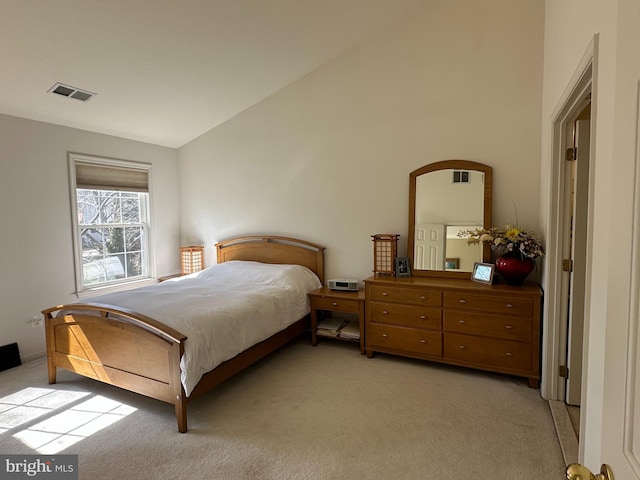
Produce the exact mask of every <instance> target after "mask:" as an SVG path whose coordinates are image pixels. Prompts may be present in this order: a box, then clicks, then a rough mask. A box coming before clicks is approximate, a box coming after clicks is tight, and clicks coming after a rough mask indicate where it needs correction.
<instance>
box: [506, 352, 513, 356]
mask: <svg viewBox="0 0 640 480" xmlns="http://www.w3.org/2000/svg"><path fill="white" fill-rule="evenodd" d="M505 355H506V356H507V357H512V356H513V353H511V352H507V353H505Z"/></svg>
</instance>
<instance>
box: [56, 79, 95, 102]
mask: <svg viewBox="0 0 640 480" xmlns="http://www.w3.org/2000/svg"><path fill="white" fill-rule="evenodd" d="M47 92H48V93H55V94H57V95H62V96H63V97H69V98H73V99H74V100H80V101H81V102H88V101H89V100H90V99H91V98H92V97H93V96H95V95H97V94H95V93H91V92H88V91H87V90H82V89H80V88H76V87H72V86H70V85H65V84H64V83H56V84H55V85H54V86H53V87H51V88H50V89H49V90H47Z"/></svg>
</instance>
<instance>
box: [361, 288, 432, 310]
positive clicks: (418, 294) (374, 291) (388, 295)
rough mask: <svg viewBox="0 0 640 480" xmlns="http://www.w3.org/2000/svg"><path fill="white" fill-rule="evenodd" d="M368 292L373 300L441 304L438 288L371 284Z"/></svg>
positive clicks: (428, 304) (429, 304)
mask: <svg viewBox="0 0 640 480" xmlns="http://www.w3.org/2000/svg"><path fill="white" fill-rule="evenodd" d="M368 293H369V295H370V299H371V300H374V301H382V302H396V303H409V304H411V305H425V306H429V307H440V306H441V305H442V291H441V290H439V289H427V288H405V287H393V286H387V285H372V286H371V288H370V289H369V292H368Z"/></svg>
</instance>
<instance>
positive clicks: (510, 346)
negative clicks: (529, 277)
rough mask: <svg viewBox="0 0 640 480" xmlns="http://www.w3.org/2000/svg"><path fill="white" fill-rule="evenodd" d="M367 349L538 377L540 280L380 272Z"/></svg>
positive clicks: (373, 280)
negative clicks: (508, 282)
mask: <svg viewBox="0 0 640 480" xmlns="http://www.w3.org/2000/svg"><path fill="white" fill-rule="evenodd" d="M364 283H365V352H366V354H367V356H368V357H370V358H371V357H373V355H374V353H375V352H384V353H390V354H394V355H402V356H406V357H412V358H420V359H424V360H431V361H436V362H441V363H447V364H451V365H458V366H463V367H470V368H477V369H482V370H487V371H492V372H499V373H505V374H509V375H514V376H520V377H526V378H527V379H528V382H529V386H530V387H531V388H538V385H539V383H540V308H541V301H542V291H541V289H540V287H539V286H538V285H537V284H533V283H530V284H524V285H522V286H519V287H513V286H508V285H501V284H493V285H486V284H481V283H476V282H472V281H471V280H467V279H448V278H435V277H409V278H396V277H386V276H375V277H370V278H367V279H366V280H365V281H364Z"/></svg>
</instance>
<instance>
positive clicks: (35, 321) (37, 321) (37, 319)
mask: <svg viewBox="0 0 640 480" xmlns="http://www.w3.org/2000/svg"><path fill="white" fill-rule="evenodd" d="M31 326H32V327H34V328H36V327H41V326H42V316H41V315H34V316H33V317H31Z"/></svg>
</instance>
